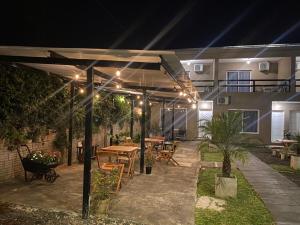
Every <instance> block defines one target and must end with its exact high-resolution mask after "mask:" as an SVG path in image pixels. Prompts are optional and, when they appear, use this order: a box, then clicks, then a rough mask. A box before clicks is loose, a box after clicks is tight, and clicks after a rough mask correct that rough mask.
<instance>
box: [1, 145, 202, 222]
mask: <svg viewBox="0 0 300 225" xmlns="http://www.w3.org/2000/svg"><path fill="white" fill-rule="evenodd" d="M196 145H197V142H183V143H181V144H179V146H178V149H177V151H176V155H175V159H176V160H177V161H178V162H179V163H180V165H181V166H180V167H175V166H173V165H171V164H169V165H167V164H166V162H164V161H161V162H157V163H156V164H155V165H154V168H153V174H152V175H145V174H143V175H139V174H138V173H137V174H136V175H135V176H134V178H133V179H130V180H127V181H126V180H125V181H126V182H125V183H124V184H123V187H122V189H121V191H120V192H119V194H118V195H117V197H116V199H114V204H113V207H112V209H111V210H110V212H111V213H110V216H113V217H116V218H125V219H132V220H136V221H137V222H142V223H148V224H157V225H159V224H168V225H172V224H176V225H180V224H182V225H189V224H194V216H195V215H194V208H195V201H196V182H197V177H198V167H199V161H198V152H197V151H196ZM94 166H95V165H94ZM136 166H137V168H136V169H137V171H138V163H136ZM57 171H58V173H59V174H60V177H59V178H58V179H57V180H56V181H55V182H54V183H53V184H49V183H47V182H45V181H44V180H40V181H39V180H35V181H32V182H28V183H26V182H24V180H23V178H21V179H14V180H12V181H10V182H6V183H1V184H0V200H1V201H2V202H12V203H16V204H22V205H27V206H33V207H37V208H42V209H56V210H62V211H69V212H77V213H81V204H82V179H83V178H82V176H83V166H82V165H78V164H76V165H74V166H71V167H62V168H59V169H58V170H57Z"/></svg>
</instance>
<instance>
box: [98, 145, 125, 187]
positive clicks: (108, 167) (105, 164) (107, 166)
mask: <svg viewBox="0 0 300 225" xmlns="http://www.w3.org/2000/svg"><path fill="white" fill-rule="evenodd" d="M96 158H97V163H98V168H99V169H101V170H104V171H109V172H110V171H112V170H113V169H118V171H119V176H118V181H117V187H116V192H118V191H119V190H120V188H121V181H122V176H123V171H124V164H122V163H118V162H117V159H118V153H116V152H108V151H103V150H97V151H96ZM104 158H106V160H101V159H104ZM113 158H114V159H115V163H114V162H112V159H113Z"/></svg>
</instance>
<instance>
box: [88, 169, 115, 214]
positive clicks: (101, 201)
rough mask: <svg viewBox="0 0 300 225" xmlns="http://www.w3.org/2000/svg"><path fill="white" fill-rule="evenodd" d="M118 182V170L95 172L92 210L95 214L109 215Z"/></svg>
mask: <svg viewBox="0 0 300 225" xmlns="http://www.w3.org/2000/svg"><path fill="white" fill-rule="evenodd" d="M117 180H118V169H113V170H112V171H111V172H105V171H102V170H95V171H93V180H92V205H91V209H92V212H93V213H94V214H107V212H108V208H109V204H110V201H111V196H112V195H113V194H114V189H115V186H116V185H117Z"/></svg>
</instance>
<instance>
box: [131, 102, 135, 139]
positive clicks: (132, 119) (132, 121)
mask: <svg viewBox="0 0 300 225" xmlns="http://www.w3.org/2000/svg"><path fill="white" fill-rule="evenodd" d="M133 111H134V99H133V97H131V105H130V137H131V139H133V125H134V115H133Z"/></svg>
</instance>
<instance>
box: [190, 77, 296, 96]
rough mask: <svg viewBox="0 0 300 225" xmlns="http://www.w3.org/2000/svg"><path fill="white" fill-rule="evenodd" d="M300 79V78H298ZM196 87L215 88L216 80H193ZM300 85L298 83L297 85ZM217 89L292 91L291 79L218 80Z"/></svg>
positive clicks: (205, 90)
mask: <svg viewBox="0 0 300 225" xmlns="http://www.w3.org/2000/svg"><path fill="white" fill-rule="evenodd" d="M296 81H300V79H299V80H298V79H296ZM192 82H193V83H194V87H198V88H201V89H202V91H203V92H211V91H213V90H214V88H215V86H214V80H192ZM298 86H299V87H300V85H296V87H298ZM217 88H218V89H217V90H218V91H220V92H221V91H222V92H247V93H249V92H290V91H291V80H290V79H250V80H218V83H217Z"/></svg>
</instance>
